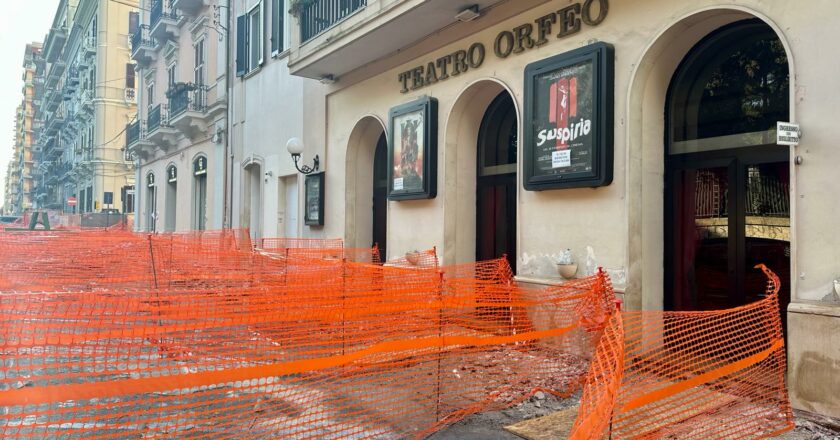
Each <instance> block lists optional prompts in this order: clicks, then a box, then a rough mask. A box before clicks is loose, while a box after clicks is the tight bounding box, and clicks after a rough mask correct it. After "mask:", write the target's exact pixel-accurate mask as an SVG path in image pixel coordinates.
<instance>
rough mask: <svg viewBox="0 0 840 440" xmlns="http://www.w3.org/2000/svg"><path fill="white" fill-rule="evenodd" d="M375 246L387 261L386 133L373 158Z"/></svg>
mask: <svg viewBox="0 0 840 440" xmlns="http://www.w3.org/2000/svg"><path fill="white" fill-rule="evenodd" d="M373 244H375V245H377V246H379V258H380V260H381V261H385V259H386V257H387V255H388V254H387V253H386V248H387V246H388V139H387V137H386V136H385V133H384V132H383V133H382V136H380V137H379V141H378V142H377V143H376V152H375V153H374V158H373Z"/></svg>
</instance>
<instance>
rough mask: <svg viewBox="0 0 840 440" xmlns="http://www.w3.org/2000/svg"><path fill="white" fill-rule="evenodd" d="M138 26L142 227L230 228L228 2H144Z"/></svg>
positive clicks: (134, 131) (135, 146)
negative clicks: (227, 221)
mask: <svg viewBox="0 0 840 440" xmlns="http://www.w3.org/2000/svg"><path fill="white" fill-rule="evenodd" d="M140 9H141V13H140V16H139V20H138V21H136V22H134V23H133V24H132V26H133V29H132V53H131V56H132V58H133V59H134V60H135V61H136V72H137V78H138V81H139V97H140V98H139V107H138V112H137V118H136V120H134V121H133V122H131V123H130V124H129V125H128V126H127V128H126V132H127V134H128V137H127V140H126V146H127V149H128V151H129V152H130V153H131V154H132V155H133V157H134V158H135V160H136V165H137V174H136V179H137V181H138V182H140V184H139V187H138V192H137V196H138V198H137V200H138V203H137V206H136V213H137V216H136V218H137V219H139V221H135V227H136V229H138V230H144V231H152V232H154V231H160V232H164V231H165V232H171V231H187V230H205V229H219V228H221V227H222V226H223V212H224V210H223V207H224V205H225V202H226V194H227V191H226V190H225V188H226V186H225V182H226V180H227V173H228V168H227V167H226V164H227V163H228V161H227V157H228V155H227V154H226V145H227V143H226V132H227V111H228V83H227V76H226V75H227V70H226V67H227V65H226V63H227V53H226V50H227V41H228V38H227V29H228V25H227V17H228V6H227V4H226V2H220V1H201V0H142V1H141V8H140Z"/></svg>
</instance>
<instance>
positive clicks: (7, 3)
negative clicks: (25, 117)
mask: <svg viewBox="0 0 840 440" xmlns="http://www.w3.org/2000/svg"><path fill="white" fill-rule="evenodd" d="M58 2H59V0H4V1H3V5H4V9H3V12H2V13H0V29H2V31H0V206H2V205H3V203H4V200H3V197H4V196H5V194H4V193H5V189H6V182H5V179H6V167H7V166H8V165H9V160H10V159H11V158H12V153H13V150H14V143H15V110H16V109H17V107H18V105H20V103H21V101H22V100H23V94H22V93H21V88H22V87H23V80H22V79H21V78H22V75H23V52H24V50H25V49H26V44H27V43H31V42H33V41H38V42H42V40H43V39H44V37H45V36H46V35H47V32H48V31H49V29H50V26H51V25H52V20H53V17H55V10H56V8H58Z"/></svg>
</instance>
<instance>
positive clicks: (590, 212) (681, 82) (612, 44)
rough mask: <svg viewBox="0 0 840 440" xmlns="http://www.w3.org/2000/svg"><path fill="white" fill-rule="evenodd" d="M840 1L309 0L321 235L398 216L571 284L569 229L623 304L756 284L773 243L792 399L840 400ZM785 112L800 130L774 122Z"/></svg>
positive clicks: (298, 68) (381, 231)
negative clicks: (317, 92)
mask: <svg viewBox="0 0 840 440" xmlns="http://www.w3.org/2000/svg"><path fill="white" fill-rule="evenodd" d="M836 9H837V8H836V3H835V2H832V1H830V0H819V1H813V2H809V3H808V7H807V8H803V7H801V6H800V5H798V4H793V3H789V2H766V1H762V0H743V1H739V2H737V4H735V3H733V2H729V3H727V4H722V3H721V2H719V1H716V0H693V1H687V0H680V1H665V0H632V1H631V0H612V1H609V2H608V1H607V0H585V1H584V0H579V1H577V0H573V1H568V0H552V1H545V0H506V1H498V0H473V1H471V2H453V1H449V0H367V1H365V0H352V1H346V2H335V1H331V0H314V1H306V2H297V3H295V8H294V12H295V14H296V16H297V17H296V18H295V19H294V20H292V23H293V25H292V32H291V34H290V35H291V46H290V51H289V56H288V66H289V69H290V71H291V73H292V74H294V75H301V76H304V77H308V78H313V79H320V80H322V81H324V82H327V83H332V84H330V85H329V86H328V88H327V90H326V94H325V96H326V97H325V103H324V104H323V105H324V107H323V108H322V109H320V110H319V112H321V114H322V115H323V118H324V119H323V121H321V120H320V119H319V116H318V115H316V116H314V117H313V120H316V121H319V123H318V124H311V125H309V124H307V125H305V126H304V134H303V143H304V145H305V146H306V149H305V150H304V153H303V157H304V159H307V158H308V159H309V160H311V158H313V157H314V156H315V155H318V156H319V157H320V159H321V161H320V166H321V171H324V172H325V173H326V174H325V180H324V181H325V184H326V188H325V191H324V198H325V199H324V200H323V202H324V205H323V206H324V208H323V209H324V211H323V212H320V214H321V215H323V216H324V217H325V222H324V225H323V226H318V225H314V226H307V227H305V228H303V231H302V235H304V236H310V237H343V238H344V239H345V243H346V246H349V247H362V246H370V245H371V243H372V242H374V241H377V239H375V238H374V237H377V236H378V237H385V238H384V239H385V241H387V253H388V256H389V257H395V256H400V255H402V254H404V253H405V252H408V251H411V250H413V249H422V248H431V247H433V246H434V247H436V248H437V249H438V251H439V252H440V254H441V256H442V261H443V263H445V264H452V263H459V262H467V261H473V260H476V259H485V258H493V257H500V256H502V255H506V256H507V257H508V258H509V260H510V262H511V264H512V265H513V266H514V267H515V270H516V272H517V276H518V279H519V281H520V282H522V283H530V284H538V285H544V284H553V283H557V282H560V281H558V278H557V277H556V272H555V261H556V260H557V259H558V258H559V257H560V256H561V255H564V254H565V250H566V249H569V250H570V251H569V252H570V253H571V254H572V255H573V256H574V258H575V260H576V261H577V262H578V263H579V267H580V269H579V270H580V273H585V274H588V273H592V272H593V271H594V270H595V269H596V267H598V266H603V267H605V268H607V270H608V272H609V273H610V274H611V275H612V278H613V282H614V283H615V285H616V286H617V289H618V290H619V291H620V292H622V293H623V299H624V305H625V307H626V308H628V309H646V310H658V309H669V310H708V309H716V308H722V307H733V306H738V305H741V304H744V303H746V302H749V301H752V300H754V299H756V298H757V297H759V296H761V295H762V293H763V292H764V289H765V282H766V280H765V278H764V277H763V276H762V274H761V272H760V271H758V270H756V269H753V267H754V266H755V265H756V264H759V263H764V264H766V265H767V266H768V267H770V268H771V269H772V270H773V271H775V272H776V273H777V274H778V275H779V276H780V277H781V280H782V292H781V299H782V302H783V304H782V309H781V312H782V314H783V318H784V320H785V322H786V324H785V332H786V340H787V348H788V355H789V356H788V359H789V363H790V368H789V372H790V375H789V381H788V384H789V387H790V392H791V397H792V399H793V403H794V405H795V407H797V408H799V409H804V410H808V411H813V412H818V413H822V414H827V415H831V416H834V417H840V392H838V390H840V388H839V387H840V379H838V377H837V374H836V366H837V365H838V364H840V351H838V348H837V347H838V346H840V345H838V344H837V338H836V336H835V335H837V334H840V294H838V292H840V287H836V286H838V285H840V281H838V279H837V277H838V273H840V268H838V264H837V262H838V261H840V235H838V234H836V226H835V225H836V221H834V220H833V216H832V214H831V212H833V211H831V210H830V207H832V206H835V205H836V204H837V203H836V193H837V191H836V184H833V182H834V177H835V175H836V164H837V162H838V161H840V150H838V149H836V148H833V143H832V141H831V140H832V138H833V134H834V131H835V130H834V126H835V125H836V124H835V123H834V119H833V117H834V109H835V107H836V103H835V101H836V99H837V98H838V96H840V77H838V76H837V74H836V72H837V71H838V68H839V67H840V64H839V63H840V62H838V61H837V60H836V59H835V58H832V57H826V55H825V54H826V53H827V52H828V51H830V50H831V42H833V41H836V40H837V39H838V38H840V28H838V27H837V26H831V25H830V24H829V21H827V17H833V16H834V15H835V12H836ZM246 19H247V18H246ZM835 37H837V38H835ZM251 59H253V58H249V61H250V60H251ZM245 81H248V80H247V79H246V80H245ZM263 96H264V98H263V99H264V100H265V101H272V100H274V101H276V100H277V99H278V98H279V96H266V95H265V94H264V95H263ZM265 101H263V102H265ZM246 104H248V103H246ZM236 105H239V104H238V103H237V104H234V106H236ZM307 117H308V116H307ZM789 121H794V122H799V123H801V126H802V130H803V132H804V134H803V136H802V138H801V140H800V141H799V144H798V146H791V145H784V143H785V142H788V143H795V136H787V135H785V136H782V133H781V132H779V131H777V123H779V122H789ZM263 127H264V126H260V127H253V126H250V125H249V126H248V128H247V129H246V130H245V131H246V135H247V132H254V131H260V130H261V129H263ZM786 131H791V132H795V127H792V128H791V129H790V130H786ZM777 135H779V139H778V140H779V141H780V142H782V144H781V145H777ZM278 148H280V146H279V145H278ZM306 199H307V200H306V203H305V206H306V209H307V210H309V209H315V210H318V207H319V202H320V200H318V199H319V194H318V192H316V191H313V192H312V193H311V194H308V193H307V197H306ZM310 199H311V200H310ZM310 201H312V202H313V203H310ZM305 214H306V212H305Z"/></svg>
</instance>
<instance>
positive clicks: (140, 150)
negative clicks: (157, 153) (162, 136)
mask: <svg viewBox="0 0 840 440" xmlns="http://www.w3.org/2000/svg"><path fill="white" fill-rule="evenodd" d="M154 148H155V144H153V143H152V142H150V141H149V140H148V139H147V132H146V121H134V122H133V123H131V124H128V126H126V128H125V151H126V154H127V156H126V157H130V153H136V154H137V155H138V156H140V157H143V158H146V157H148V156H149V155H150V154H151V153H152V152H153V151H154Z"/></svg>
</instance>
